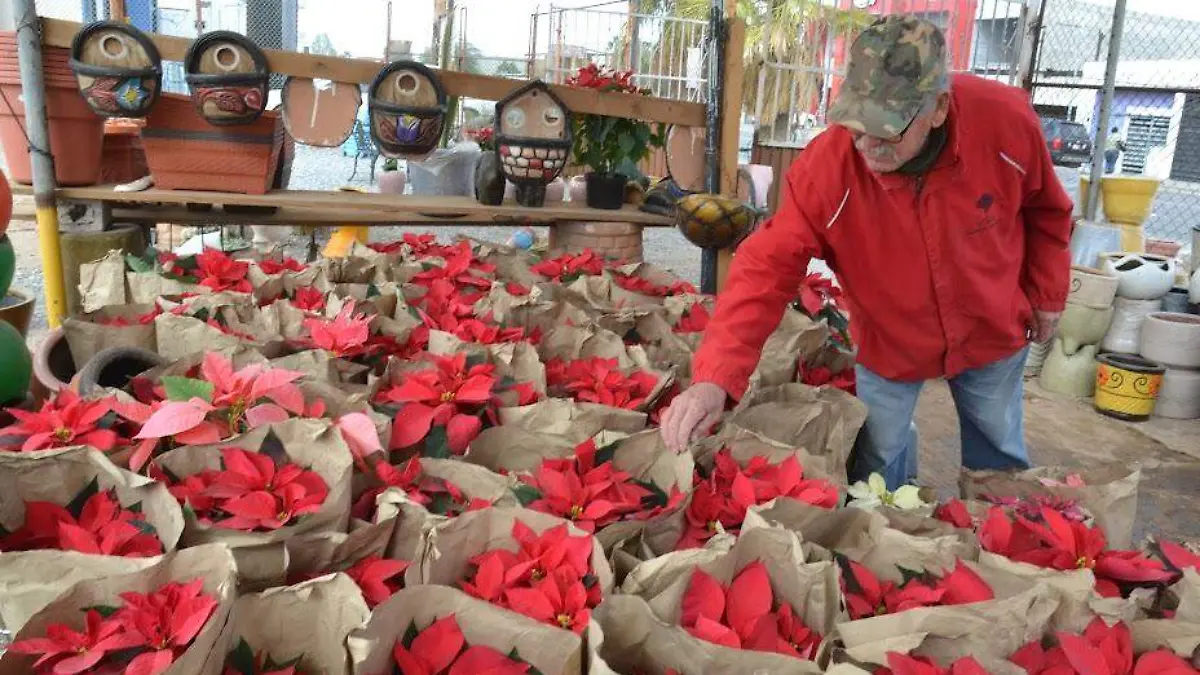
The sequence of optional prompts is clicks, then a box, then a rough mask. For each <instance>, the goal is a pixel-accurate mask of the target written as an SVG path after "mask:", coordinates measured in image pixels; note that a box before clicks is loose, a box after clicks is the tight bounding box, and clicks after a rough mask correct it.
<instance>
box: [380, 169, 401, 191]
mask: <svg viewBox="0 0 1200 675" xmlns="http://www.w3.org/2000/svg"><path fill="white" fill-rule="evenodd" d="M406 180H407V177H406V176H405V175H404V172H403V171H398V170H397V171H384V172H383V173H381V174H379V191H380V192H382V193H383V194H387V195H402V194H404V185H405V182H406Z"/></svg>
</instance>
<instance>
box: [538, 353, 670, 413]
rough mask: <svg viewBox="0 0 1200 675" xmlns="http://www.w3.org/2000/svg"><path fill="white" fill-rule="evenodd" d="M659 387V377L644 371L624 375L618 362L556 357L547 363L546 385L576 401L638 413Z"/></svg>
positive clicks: (596, 358) (598, 358)
mask: <svg viewBox="0 0 1200 675" xmlns="http://www.w3.org/2000/svg"><path fill="white" fill-rule="evenodd" d="M657 385H658V378H657V377H655V376H654V375H652V374H650V373H648V372H646V371H644V370H634V371H632V372H630V373H629V374H625V373H622V372H621V369H620V368H619V367H618V366H617V359H604V358H600V357H594V358H585V359H576V360H574V361H563V360H562V359H557V358H555V359H550V361H548V362H547V363H546V386H547V387H551V388H558V389H561V390H563V391H565V392H566V393H568V394H569V395H570V396H571V398H573V399H575V400H576V401H586V402H589V403H600V404H603V405H607V406H612V407H614V408H625V409H626V410H636V409H638V408H639V407H641V406H643V405H645V403H646V399H647V397H649V396H650V394H651V393H653V392H654V388H655V387H656V386H657Z"/></svg>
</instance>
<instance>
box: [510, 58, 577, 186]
mask: <svg viewBox="0 0 1200 675" xmlns="http://www.w3.org/2000/svg"><path fill="white" fill-rule="evenodd" d="M571 140H572V132H571V111H570V110H568V109H567V106H565V105H564V104H563V102H562V100H561V99H559V98H558V97H557V96H555V95H554V93H553V92H551V91H550V88H549V87H547V86H546V84H545V83H544V82H542V81H540V80H534V81H533V82H530V83H529V84H526V85H525V86H523V87H521V88H519V89H517V90H516V91H514V92H512V93H511V94H509V95H508V96H506V97H504V98H503V99H501V100H500V101H498V102H497V103H496V148H497V152H498V153H499V154H500V168H501V170H502V171H503V172H504V176H505V177H506V178H507V179H508V180H510V181H512V182H513V183H514V184H516V186H517V192H518V194H517V201H518V202H520V203H522V204H523V205H525V206H541V204H540V202H539V201H538V200H537V199H536V197H534V198H533V199H531V200H526V199H524V198H522V195H521V193H522V192H523V191H528V190H531V189H532V190H535V191H537V190H540V189H541V188H544V187H545V185H546V184H547V183H549V182H551V181H553V180H554V179H555V178H557V177H558V176H559V174H561V173H562V170H563V167H565V166H566V164H567V158H568V156H569V155H570V152H571ZM527 202H532V203H527Z"/></svg>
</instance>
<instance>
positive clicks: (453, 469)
mask: <svg viewBox="0 0 1200 675" xmlns="http://www.w3.org/2000/svg"><path fill="white" fill-rule="evenodd" d="M420 462H421V471H422V473H424V474H425V475H427V476H431V477H434V478H441V479H442V480H444V481H447V482H449V483H451V484H453V485H454V486H456V487H457V488H458V489H459V490H461V491H462V493H463V496H464V497H465V498H466V499H467V500H468V501H470V500H473V499H482V500H485V501H488V502H491V503H492V504H493V505H495V506H501V507H511V506H517V505H518V504H517V500H516V498H515V497H514V496H513V494H512V487H513V486H514V485H515V484H516V480H515V479H514V478H513V477H511V476H502V475H500V474H498V473H493V472H492V471H489V470H488V469H487V468H485V467H482V466H476V465H474V464H468V463H467V462H463V461H459V460H454V459H430V458H428V457H422V458H420ZM405 505H407V506H411V507H412V508H411V509H410V508H405V509H403V513H404V514H405V517H403V518H401V521H402V526H403V527H404V528H405V529H406V531H407V530H408V529H410V528H411V527H412V526H413V525H414V524H416V523H417V522H418V521H420V526H421V529H420V532H421V534H422V535H424V533H425V532H428V531H429V530H430V529H431V528H432V527H433V526H435V525H437V524H439V523H443V522H445V521H446V520H448V518H447V517H446V516H443V515H439V514H435V513H431V512H430V511H428V510H427V509H425V507H423V506H421V505H420V504H417V503H416V502H414V501H413V500H412V499H409V497H408V496H407V495H406V494H405V492H404V491H403V490H401V489H400V488H388V489H386V490H384V491H383V492H382V493H380V494H379V496H378V497H376V498H375V519H374V520H375V522H376V523H378V522H381V521H384V520H389V519H392V518H400V517H401V506H405Z"/></svg>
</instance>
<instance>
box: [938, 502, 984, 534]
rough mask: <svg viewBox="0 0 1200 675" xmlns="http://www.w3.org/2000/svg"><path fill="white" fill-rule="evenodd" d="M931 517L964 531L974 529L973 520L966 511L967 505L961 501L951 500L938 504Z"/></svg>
mask: <svg viewBox="0 0 1200 675" xmlns="http://www.w3.org/2000/svg"><path fill="white" fill-rule="evenodd" d="M933 517H934V518H936V519H938V520H940V521H942V522H944V523H950V524H951V525H953V526H955V527H957V528H961V529H964V530H973V529H975V519H974V518H972V517H971V513H970V512H969V511H967V505H966V504H964V503H963V501H962V500H961V499H951V500H948V501H946V502H944V503H941V504H938V506H937V508H935V509H934V510H933Z"/></svg>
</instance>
